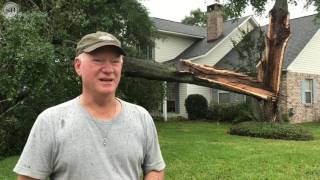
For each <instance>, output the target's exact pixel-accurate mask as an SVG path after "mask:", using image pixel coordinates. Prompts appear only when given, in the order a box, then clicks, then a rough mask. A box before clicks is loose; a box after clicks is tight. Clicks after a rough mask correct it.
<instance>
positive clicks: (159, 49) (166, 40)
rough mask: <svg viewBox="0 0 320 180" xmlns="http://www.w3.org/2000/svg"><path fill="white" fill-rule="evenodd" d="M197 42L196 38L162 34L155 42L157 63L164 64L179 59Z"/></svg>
mask: <svg viewBox="0 0 320 180" xmlns="http://www.w3.org/2000/svg"><path fill="white" fill-rule="evenodd" d="M195 41H196V39H194V38H190V37H189V38H188V37H184V36H176V35H172V34H167V33H161V34H160V37H159V38H157V39H156V40H155V48H154V57H155V61H156V62H164V61H168V60H171V59H174V58H175V57H177V56H178V55H179V54H180V53H182V52H183V51H184V50H185V49H187V48H188V47H189V46H190V45H191V44H193V43H194V42H195Z"/></svg>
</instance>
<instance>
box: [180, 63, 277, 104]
mask: <svg viewBox="0 0 320 180" xmlns="http://www.w3.org/2000/svg"><path fill="white" fill-rule="evenodd" d="M182 63H183V64H184V68H183V70H182V71H180V72H181V73H187V72H189V73H192V74H193V75H194V76H196V77H197V78H199V79H202V80H206V81H208V82H210V83H215V84H219V85H221V86H223V87H225V88H227V89H229V90H231V91H234V92H238V93H242V94H247V95H250V96H254V97H257V98H259V99H262V100H271V101H274V100H275V94H274V93H272V92H271V91H268V90H265V89H263V83H262V82H261V81H259V80H258V79H256V78H253V77H249V76H247V75H245V74H241V73H236V72H233V71H229V70H219V69H215V68H213V67H211V66H208V65H201V64H195V63H192V62H191V61H189V60H182Z"/></svg>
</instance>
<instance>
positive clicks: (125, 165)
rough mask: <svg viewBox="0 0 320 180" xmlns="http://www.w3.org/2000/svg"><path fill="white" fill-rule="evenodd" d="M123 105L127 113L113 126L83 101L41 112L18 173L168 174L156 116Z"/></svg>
mask: <svg viewBox="0 0 320 180" xmlns="http://www.w3.org/2000/svg"><path fill="white" fill-rule="evenodd" d="M119 101H120V102H121V106H122V110H121V112H120V113H119V114H118V115H117V117H115V118H114V119H112V120H111V121H99V120H96V119H94V118H93V117H92V116H91V115H90V114H89V113H88V112H87V111H86V110H85V109H84V108H83V107H82V106H81V105H80V101H79V97H77V98H75V99H73V100H71V101H68V102H65V103H63V104H60V105H57V106H54V107H51V108H49V109H47V110H45V111H44V112H42V113H41V114H40V115H39V116H38V118H37V120H36V121H35V123H34V125H33V127H32V130H31V132H30V135H29V138H28V141H27V143H26V145H25V147H24V150H23V152H22V154H21V157H20V159H19V161H18V163H17V165H16V166H15V168H14V172H16V173H18V174H21V175H26V176H30V177H33V178H37V179H46V178H47V177H50V179H59V180H60V179H61V180H64V179H65V180H71V179H76V180H81V179H84V180H90V179H94V180H100V179H108V180H109V179H110V180H113V179H121V180H126V179H128V180H129V179H130V180H134V179H140V178H141V177H142V174H143V173H147V172H149V171H151V170H156V171H160V170H163V169H164V168H165V163H164V161H163V158H162V155H161V151H160V146H159V143H158V136H157V131H156V128H155V125H154V122H153V120H152V118H151V116H150V115H149V113H148V112H147V111H146V110H145V109H144V108H142V107H140V106H137V105H134V104H130V103H128V102H125V101H122V100H119ZM142 171H143V172H142Z"/></svg>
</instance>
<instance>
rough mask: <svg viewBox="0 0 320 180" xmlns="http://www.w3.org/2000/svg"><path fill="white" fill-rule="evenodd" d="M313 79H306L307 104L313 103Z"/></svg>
mask: <svg viewBox="0 0 320 180" xmlns="http://www.w3.org/2000/svg"><path fill="white" fill-rule="evenodd" d="M312 84H313V83H312V79H306V80H305V85H306V89H305V92H304V93H305V97H306V99H305V100H306V101H305V102H306V104H311V103H312V99H313V98H312V96H313V92H312V89H313V88H312Z"/></svg>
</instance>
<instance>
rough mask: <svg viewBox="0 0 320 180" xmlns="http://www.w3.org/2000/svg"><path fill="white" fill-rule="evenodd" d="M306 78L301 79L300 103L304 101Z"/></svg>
mask: <svg viewBox="0 0 320 180" xmlns="http://www.w3.org/2000/svg"><path fill="white" fill-rule="evenodd" d="M305 92H306V80H302V81H301V102H302V104H305V103H306V93H305Z"/></svg>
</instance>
